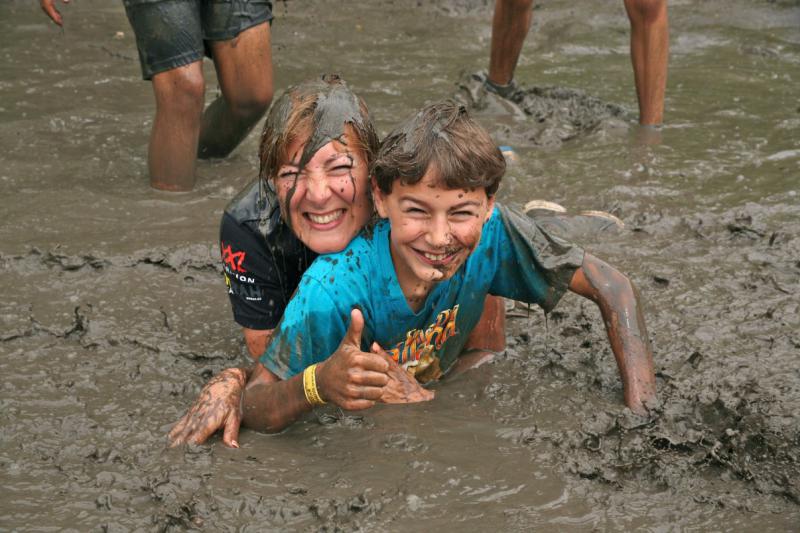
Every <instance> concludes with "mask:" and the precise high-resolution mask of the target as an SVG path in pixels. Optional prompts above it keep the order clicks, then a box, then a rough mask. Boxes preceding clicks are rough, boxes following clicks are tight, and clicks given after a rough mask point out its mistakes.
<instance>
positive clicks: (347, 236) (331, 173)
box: [273, 132, 372, 254]
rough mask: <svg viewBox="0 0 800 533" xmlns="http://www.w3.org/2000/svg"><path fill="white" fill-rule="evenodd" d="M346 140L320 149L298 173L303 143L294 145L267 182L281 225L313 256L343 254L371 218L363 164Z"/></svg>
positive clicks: (346, 137)
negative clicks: (271, 183)
mask: <svg viewBox="0 0 800 533" xmlns="http://www.w3.org/2000/svg"><path fill="white" fill-rule="evenodd" d="M351 138H352V137H351V136H350V132H347V133H345V134H344V136H343V139H342V141H344V142H339V141H337V140H333V141H330V142H329V143H327V144H325V145H323V146H322V147H321V148H320V149H319V150H317V152H316V153H315V154H314V156H313V157H312V158H311V159H309V161H308V163H306V165H305V166H304V167H303V168H299V164H300V160H301V157H302V155H303V149H304V148H305V144H306V142H307V140H308V139H307V138H305V137H304V138H300V139H297V140H295V141H294V142H293V143H291V144H290V145H289V148H288V150H287V152H286V153H287V157H286V159H287V160H286V161H282V162H281V164H280V167H279V168H278V173H277V174H276V176H275V178H273V179H274V183H275V189H276V191H277V193H278V199H279V201H280V204H281V212H282V213H283V217H284V219H285V220H286V222H287V223H288V224H289V226H290V227H291V229H292V231H293V232H294V234H295V235H297V237H298V238H299V239H300V240H301V241H302V242H303V244H305V245H306V246H308V247H309V248H310V249H311V250H313V251H315V252H317V253H319V254H324V253H332V252H339V251H341V250H343V249H344V248H345V247H346V246H347V245H348V244H349V243H350V241H351V240H353V238H354V237H355V236H356V235H357V234H358V232H359V231H360V230H361V228H362V227H363V226H364V224H366V223H367V221H368V220H369V218H370V216H371V215H372V202H371V201H370V198H369V194H368V189H369V173H368V169H367V161H366V158H365V157H364V153H363V150H362V149H361V148H357V147H354V145H355V143H352V142H350V139H351Z"/></svg>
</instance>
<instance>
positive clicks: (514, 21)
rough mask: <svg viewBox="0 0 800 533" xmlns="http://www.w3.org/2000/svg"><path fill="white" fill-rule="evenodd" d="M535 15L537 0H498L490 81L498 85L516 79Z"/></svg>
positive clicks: (495, 10)
mask: <svg viewBox="0 0 800 533" xmlns="http://www.w3.org/2000/svg"><path fill="white" fill-rule="evenodd" d="M532 18H533V0H496V1H495V4H494V16H493V17H492V48H491V52H490V55H489V81H490V82H491V83H493V84H494V85H496V86H500V87H502V86H505V85H508V84H510V83H511V81H512V79H513V78H514V69H516V68H517V60H519V55H520V52H522V45H523V43H524V42H525V37H526V36H527V35H528V30H529V29H530V27H531V19H532Z"/></svg>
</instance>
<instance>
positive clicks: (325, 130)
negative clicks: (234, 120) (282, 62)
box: [259, 74, 379, 179]
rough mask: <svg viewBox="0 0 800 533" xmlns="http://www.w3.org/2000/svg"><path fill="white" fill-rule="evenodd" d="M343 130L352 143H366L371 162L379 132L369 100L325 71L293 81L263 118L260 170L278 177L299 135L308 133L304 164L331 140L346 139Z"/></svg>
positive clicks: (263, 174) (262, 174)
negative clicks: (298, 81) (370, 109)
mask: <svg viewBox="0 0 800 533" xmlns="http://www.w3.org/2000/svg"><path fill="white" fill-rule="evenodd" d="M345 132H347V133H348V139H349V142H350V146H352V147H353V148H360V149H362V150H363V152H364V156H365V158H366V162H367V165H371V164H372V161H373V160H374V159H375V154H376V153H377V151H378V146H379V142H378V135H377V133H376V132H375V127H374V125H373V124H372V119H371V118H370V116H369V110H368V109H367V105H366V104H365V103H364V101H363V100H362V99H361V98H360V97H359V96H356V94H355V93H353V91H351V90H350V89H349V88H348V87H347V84H346V83H345V81H344V80H343V79H342V78H340V77H339V76H338V75H336V74H326V75H324V76H322V77H321V78H320V79H317V80H313V81H307V82H303V83H301V84H299V85H295V86H294V87H290V88H289V89H287V90H286V92H285V93H283V95H281V97H280V98H278V99H277V100H276V101H275V103H274V104H273V105H272V107H271V108H270V110H269V113H268V114H267V119H266V121H265V122H264V130H263V131H262V133H261V144H260V146H259V159H260V160H261V167H260V170H259V176H260V177H261V178H262V179H270V178H273V177H275V175H276V174H277V172H278V168H279V166H280V165H281V163H282V162H283V161H286V158H287V157H290V156H291V155H292V154H288V153H287V151H288V149H289V146H290V145H291V144H292V143H293V142H294V141H295V140H296V139H298V138H300V137H306V138H307V139H308V141H307V142H306V144H305V148H304V149H303V154H302V156H301V159H300V167H301V168H302V167H303V166H305V164H306V163H307V162H308V161H309V160H310V159H311V158H312V157H313V156H314V154H315V153H316V152H317V150H319V149H320V148H322V147H323V146H324V145H326V144H327V143H329V142H330V141H332V140H337V141H339V142H343V135H344V133H345ZM343 144H347V143H344V142H343Z"/></svg>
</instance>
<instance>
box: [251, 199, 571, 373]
mask: <svg viewBox="0 0 800 533" xmlns="http://www.w3.org/2000/svg"><path fill="white" fill-rule="evenodd" d="M389 229H390V228H389V223H388V221H386V220H383V221H381V222H379V223H378V224H377V225H376V227H375V228H374V231H373V232H372V233H371V234H369V235H368V234H367V233H363V232H362V234H361V235H359V236H358V237H356V238H355V239H354V240H353V242H351V243H350V245H349V246H348V247H347V248H346V249H345V250H344V251H342V252H339V253H336V254H327V255H323V256H320V257H319V258H318V259H317V261H316V262H315V263H314V264H313V265H312V266H311V267H310V268H309V269H308V270H307V271H306V273H305V274H304V275H303V279H302V280H301V282H300V286H299V287H298V289H297V293H296V294H295V296H294V298H293V299H292V301H291V302H290V303H289V306H288V307H287V308H286V312H285V313H284V316H283V319H282V320H281V322H280V324H279V325H278V328H277V329H276V332H275V336H274V337H273V341H272V343H271V344H270V345H269V347H268V348H267V350H266V351H265V352H264V354H263V355H262V357H261V363H262V364H264V365H265V366H266V367H267V368H268V369H269V370H270V371H272V372H273V373H275V374H276V375H277V376H279V377H281V378H283V379H286V378H289V377H291V376H293V375H295V374H298V373H300V372H302V371H303V369H305V368H306V367H308V366H309V365H311V364H313V363H317V362H320V361H323V360H325V359H327V358H328V357H329V356H330V355H331V354H332V353H333V352H334V351H335V350H336V348H337V347H338V346H339V344H340V342H341V340H342V338H343V337H344V334H345V332H346V331H347V326H348V323H349V320H350V310H351V309H353V308H354V307H359V308H360V309H361V310H362V312H363V315H364V320H365V328H364V333H363V335H362V339H361V342H362V346H361V348H362V350H368V347H369V346H370V345H371V344H372V342H373V341H377V342H378V344H380V345H381V346H382V347H383V348H384V349H386V350H387V351H388V352H389V353H390V354H391V355H392V356H393V357H394V358H395V359H396V360H397V361H398V362H399V363H401V364H403V365H405V366H409V365H411V366H413V365H414V364H416V363H417V362H418V361H419V360H420V359H422V358H426V359H431V358H433V359H434V360H436V362H437V363H438V365H439V367H440V368H441V371H444V372H446V371H447V370H448V369H449V367H450V366H451V365H452V364H453V363H454V362H455V360H456V358H457V357H458V355H459V354H460V353H461V351H462V349H463V346H464V343H465V342H466V340H467V337H468V336H469V333H470V332H471V331H472V329H473V328H474V327H475V325H476V324H477V322H478V320H479V319H480V316H481V313H482V311H483V304H484V299H485V297H486V295H487V294H493V295H497V296H503V297H506V298H512V299H514V300H520V301H523V302H528V303H532V304H538V305H539V306H541V307H542V308H543V309H544V310H545V311H550V310H551V309H552V308H553V307H555V305H556V303H558V301H559V300H560V299H561V296H562V295H563V294H564V292H565V291H566V290H567V288H568V287H569V283H570V281H571V279H572V276H573V274H574V272H575V270H576V269H577V268H578V267H579V266H580V265H581V264H582V262H583V250H581V249H580V248H578V247H576V246H573V245H571V244H569V243H567V242H566V241H563V240H561V239H559V238H556V237H553V236H551V235H550V234H549V233H547V232H546V231H544V230H543V229H541V228H540V227H538V226H537V224H536V223H535V222H534V220H533V219H531V218H529V217H527V216H526V215H523V214H520V213H518V212H516V211H514V210H510V209H508V208H505V207H502V206H499V205H498V206H497V207H496V208H495V210H494V212H493V213H492V216H491V217H490V218H489V220H488V221H487V222H486V224H485V225H484V228H483V233H482V235H481V240H480V242H479V244H478V247H477V248H476V249H475V251H474V252H473V253H472V254H471V255H470V256H469V257H468V258H467V261H466V262H465V263H464V265H462V266H461V268H460V269H459V270H458V271H457V272H456V273H455V274H454V275H453V276H452V277H451V278H450V279H448V280H446V281H443V282H441V283H439V284H437V285H436V286H435V287H434V289H433V290H432V291H431V293H430V294H429V295H428V297H427V299H426V301H425V303H424V305H423V306H422V307H421V308H420V310H419V311H418V312H416V313H415V312H413V311H412V310H411V309H410V308H409V307H408V304H407V302H406V299H405V297H404V295H403V291H402V289H401V288H400V284H399V282H398V280H397V275H396V273H395V269H394V265H393V263H392V256H391V252H390V249H389Z"/></svg>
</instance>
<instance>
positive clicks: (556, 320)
mask: <svg viewBox="0 0 800 533" xmlns="http://www.w3.org/2000/svg"><path fill="white" fill-rule="evenodd" d="M488 3H490V2H483V1H478V0H475V1H468V0H450V1H445V0H439V1H437V2H433V3H431V4H428V5H426V7H422V8H418V9H416V10H409V9H408V8H407V7H405V6H401V5H400V4H399V3H390V2H371V3H368V5H367V3H362V4H365V5H364V6H362V9H361V11H357V10H356V7H358V3H356V2H350V1H345V2H344V3H343V2H340V1H336V2H334V1H314V2H310V3H308V4H307V5H306V4H303V5H301V4H300V3H295V2H287V3H282V2H277V3H276V6H275V14H276V20H275V24H274V27H273V53H274V61H275V80H276V85H277V89H278V90H280V89H281V88H283V87H285V86H287V85H289V84H293V83H297V82H299V81H301V80H303V79H306V78H308V77H310V76H311V75H315V74H318V73H322V72H329V71H331V70H338V71H339V72H341V73H342V75H343V76H344V77H345V79H347V80H348V81H349V83H350V85H351V86H352V87H353V88H354V89H355V90H356V91H357V92H358V93H359V94H360V95H362V96H363V97H364V98H365V100H366V101H367V103H368V104H369V105H370V107H371V109H372V112H373V114H374V116H375V118H376V121H377V124H378V128H379V133H380V134H381V135H384V134H386V132H388V130H389V128H390V127H392V126H394V125H395V124H396V123H397V122H398V121H399V120H401V119H402V118H404V117H406V116H407V115H408V114H409V113H410V111H411V110H413V109H415V108H418V107H419V106H421V105H422V104H423V103H425V102H426V101H430V100H433V99H438V98H442V97H445V96H450V95H454V94H456V93H459V92H463V90H462V89H460V88H459V87H458V86H457V82H458V81H459V80H461V79H463V76H464V75H465V74H464V73H472V72H477V71H479V70H480V69H482V68H486V62H487V61H488V48H489V31H490V30H489V23H490V8H489V7H486V6H485V5H484V4H488ZM572 5H573V4H572V3H571V2H567V1H566V0H552V1H547V2H543V3H542V4H541V5H540V6H537V9H536V11H535V13H534V28H533V30H532V33H531V35H530V36H529V38H528V41H527V42H526V47H525V50H524V52H523V57H522V59H521V62H520V66H519V68H518V70H517V81H518V82H519V83H520V84H521V86H522V87H523V88H527V89H530V88H532V87H561V88H563V89H564V90H566V91H580V92H581V94H585V95H587V96H589V97H591V98H596V99H598V100H597V101H599V102H602V103H604V105H605V104H607V105H608V106H614V108H615V109H616V108H619V109H620V110H621V114H619V115H615V116H614V117H611V118H609V119H606V118H603V117H598V121H597V123H596V124H595V125H594V126H592V127H591V128H585V129H583V128H580V127H577V126H575V125H574V124H561V125H560V126H559V124H558V123H553V124H549V123H547V121H546V120H545V121H544V122H540V121H539V120H538V119H536V120H535V121H534V122H535V123H531V122H530V119H529V118H526V117H530V116H533V115H526V116H521V115H519V114H518V113H516V112H515V111H514V110H509V109H507V108H504V107H499V106H497V107H493V106H487V107H486V108H484V109H482V110H480V111H479V112H478V116H479V117H480V119H481V120H482V121H483V122H484V123H485V124H486V125H487V127H489V128H490V131H492V132H493V133H494V134H495V135H496V136H497V141H498V144H511V145H512V146H514V148H515V150H516V152H517V154H518V156H519V161H518V162H517V163H515V164H514V165H513V166H512V167H511V168H510V169H509V172H508V174H507V176H508V177H507V179H506V180H505V181H504V184H503V185H502V187H501V191H500V193H499V199H500V200H501V201H505V202H516V203H519V204H522V203H524V202H526V201H527V200H530V199H531V198H545V199H548V200H551V201H555V202H558V203H561V204H562V205H564V206H565V207H567V209H568V210H569V211H571V212H578V211H580V210H582V209H606V210H610V211H612V212H613V213H614V214H616V215H617V216H619V217H620V218H622V219H623V220H624V222H625V225H626V227H625V229H624V230H621V231H619V232H617V233H614V234H610V235H603V236H602V237H598V236H593V237H592V238H591V239H590V240H588V241H587V242H585V243H584V244H585V245H586V247H587V249H588V250H589V251H590V252H591V253H593V254H594V255H597V256H598V257H600V258H602V259H604V260H606V261H607V262H609V263H610V264H612V265H614V266H615V267H617V268H619V269H620V270H621V271H623V272H627V273H629V274H630V276H631V278H632V279H633V281H634V282H635V283H636V285H637V286H638V287H639V289H640V291H641V293H642V298H643V300H644V302H645V305H646V314H647V330H648V331H649V334H650V337H651V340H652V345H653V352H654V356H655V363H656V372H657V378H658V389H659V396H660V400H661V404H660V405H659V406H657V407H655V408H654V410H653V411H652V413H651V416H648V417H638V416H634V415H632V414H630V413H629V412H628V411H626V410H625V409H623V407H622V388H621V384H620V381H619V378H618V376H617V372H616V368H615V364H614V360H613V356H612V354H611V351H610V349H609V347H608V341H607V339H606V338H605V333H604V331H603V327H602V326H603V324H602V321H601V318H600V315H599V312H598V310H597V309H596V307H595V306H594V305H593V304H592V303H591V302H588V301H581V299H580V298H577V297H575V296H568V297H567V298H566V299H565V300H564V301H563V302H562V303H561V304H560V305H559V306H558V307H557V308H556V310H555V311H554V312H553V313H551V315H550V316H549V317H548V318H547V320H546V321H545V319H544V318H543V317H542V316H541V313H540V312H538V311H536V310H532V311H531V312H530V313H528V312H527V310H524V309H516V310H515V312H514V313H512V314H513V315H515V316H514V317H513V318H510V319H509V320H508V343H509V350H508V352H507V354H506V355H504V356H502V357H498V358H495V360H494V361H493V362H492V363H491V364H486V365H483V366H481V367H480V368H479V369H477V370H474V371H472V372H470V373H467V374H464V375H461V376H459V377H457V378H455V379H452V380H448V381H445V382H442V383H440V384H438V385H436V399H435V401H433V402H429V403H425V404H420V405H412V406H383V407H378V408H375V409H372V410H369V411H365V412H362V413H358V414H348V415H346V416H342V415H341V414H340V413H338V412H336V411H334V410H323V411H321V412H319V413H318V416H317V417H313V418H311V419H307V420H305V421H302V422H300V423H298V424H296V425H294V426H293V427H291V428H290V429H289V430H287V431H286V432H284V433H283V434H280V435H277V436H266V435H261V434H258V433H254V432H251V431H243V432H242V434H241V435H240V438H239V443H240V445H241V449H240V450H235V451H234V450H228V449H226V448H224V447H223V446H222V444H221V442H220V440H219V438H218V437H215V438H214V439H212V441H211V442H210V444H208V445H204V446H199V447H189V448H185V449H176V450H168V449H167V448H166V440H165V435H166V433H167V431H168V429H169V427H170V425H171V424H172V423H174V422H175V421H176V420H178V418H179V417H180V416H181V415H182V414H183V412H184V411H185V409H186V408H187V407H188V406H189V405H190V403H191V401H192V400H193V399H194V398H195V397H196V395H197V393H198V392H199V390H200V388H201V386H202V384H203V383H205V381H206V380H207V379H208V378H209V377H210V376H211V375H213V374H215V373H217V372H219V371H220V370H221V369H223V368H225V367H227V366H232V365H238V364H242V363H244V362H245V361H246V355H245V353H246V349H245V347H244V342H243V339H242V337H241V332H240V330H239V328H238V327H236V326H235V325H234V323H233V321H232V318H231V313H230V310H229V304H228V301H227V295H226V291H225V284H224V282H223V280H222V277H221V270H220V260H219V257H218V256H219V251H218V250H219V248H218V244H217V233H218V225H219V219H220V216H221V214H222V209H223V208H224V206H225V204H226V203H227V201H228V200H229V199H230V198H231V197H232V196H233V195H234V194H235V193H236V192H237V191H239V190H240V189H241V188H242V187H243V186H244V185H245V184H246V183H247V182H248V181H249V180H251V179H252V178H253V177H254V176H255V174H256V173H257V172H258V157H257V150H256V146H257V141H258V135H257V134H253V135H251V136H250V137H249V138H248V139H247V140H246V141H245V142H244V143H243V145H242V146H241V147H240V148H239V149H238V150H237V151H236V152H235V153H234V155H233V156H232V157H231V158H229V159H227V160H225V161H218V162H201V163H199V165H198V173H199V177H198V185H197V189H196V190H195V191H193V192H191V193H186V194H181V195H169V194H164V193H159V192H157V191H153V190H151V189H149V187H148V178H147V176H146V146H147V139H148V133H149V129H150V125H151V123H152V122H151V121H152V112H153V101H152V100H153V97H152V91H151V88H150V86H149V84H148V83H146V82H143V81H141V80H140V79H139V66H138V62H137V61H136V51H135V45H134V40H133V36H132V34H131V31H130V29H129V27H128V23H127V20H126V18H125V15H124V11H123V8H122V5H121V3H116V2H114V3H111V2H101V1H99V0H82V1H81V2H74V3H71V4H70V6H67V7H64V8H61V9H62V12H64V13H65V26H66V30H65V31H64V32H63V33H62V32H61V31H60V30H58V29H57V28H56V27H55V26H53V25H52V24H50V23H49V21H48V20H47V19H46V18H45V16H44V15H43V14H42V13H41V12H40V10H39V8H38V6H37V5H36V3H34V2H20V1H18V2H4V3H2V5H0V29H1V30H2V31H0V42H2V54H3V62H2V66H0V72H2V76H1V77H0V143H1V144H2V146H3V152H2V156H0V157H2V165H1V166H0V213H2V218H3V224H2V226H0V272H2V282H0V288H1V289H2V294H3V298H2V300H0V371H1V372H2V375H3V379H2V392H1V393H0V407H2V408H1V409H0V418H1V419H2V433H0V472H2V479H3V491H2V496H0V529H4V530H5V529H13V530H42V529H45V528H73V529H76V530H80V531H87V530H104V531H125V530H133V529H137V528H138V529H146V530H162V531H164V530H185V529H192V528H196V529H207V530H209V531H213V530H218V529H221V528H231V529H234V528H235V529H242V530H263V529H268V528H278V529H284V530H317V529H321V528H325V529H326V530H345V531H348V530H359V529H360V530H379V531H380V530H392V531H419V530H420V529H426V530H434V529H436V528H446V529H453V528H454V527H458V528H459V529H461V530H465V531H485V530H487V529H489V528H492V529H495V530H511V531H515V530H517V531H523V530H524V531H529V530H531V529H532V528H534V529H539V530H545V531H556V530H557V531H563V530H567V531H569V530H575V531H583V530H590V529H601V530H608V529H612V530H629V529H634V528H640V529H646V530H667V529H677V530H682V529H690V530H702V531H715V530H716V531H722V530H724V531H730V530H739V531H746V530H754V529H758V530H760V531H790V530H796V528H797V524H799V523H800V485H799V484H798V479H800V467H798V456H799V455H800V430H799V429H798V428H800V370H799V369H800V366H798V355H800V333H798V331H800V301H799V300H798V296H797V294H798V291H800V281H799V280H800V222H799V221H800V197H799V196H798V195H799V194H800V145H798V139H800V108H798V105H799V104H798V100H797V84H798V79H799V78H800V70H799V69H798V65H800V29H798V28H800V6H798V3H797V2H795V1H761V0H756V1H744V0H734V1H732V2H721V1H708V2H699V1H698V2H694V1H689V0H683V1H677V0H676V1H673V2H671V3H670V27H671V37H672V39H671V59H670V71H669V80H668V86H667V99H666V106H665V109H666V113H665V117H666V126H665V127H664V129H663V130H662V131H661V132H659V133H658V135H657V136H658V137H660V142H656V143H654V142H653V141H654V140H659V139H654V138H653V135H643V132H642V131H640V130H638V129H637V128H636V127H635V125H634V123H635V119H636V116H635V114H636V112H635V110H636V100H635V96H634V90H633V82H632V73H631V69H630V63H629V57H628V52H627V50H628V42H627V39H628V37H627V36H628V23H627V20H626V17H625V14H624V9H623V7H622V2H616V1H611V0H603V1H598V2H591V3H589V2H587V3H585V4H583V5H582V7H581V9H580V10H575V9H573V7H572ZM422 20H424V21H425V24H424V25H423V24H421V21H422ZM117 32H123V33H122V34H121V35H120V34H118V33H117ZM206 75H207V80H208V88H209V90H208V92H207V98H208V100H209V101H210V100H211V99H212V98H213V97H214V95H215V93H216V86H215V78H214V75H213V72H212V68H211V64H210V63H208V62H206ZM420 80H424V83H422V84H420ZM526 94H528V95H529V96H530V95H533V94H534V93H533V92H528V93H526ZM523 111H524V110H523ZM612 119H613V123H612V122H610V121H612ZM620 124H621V125H622V127H620ZM551 127H552V128H554V129H555V130H559V128H562V129H569V130H570V131H571V132H572V133H571V134H570V135H568V136H567V137H568V138H564V139H562V136H561V135H558V134H553V135H550V134H548V135H550V136H545V137H546V138H551V139H558V140H559V142H558V143H550V144H548V143H543V142H539V140H540V139H543V138H545V137H543V136H542V135H540V134H541V132H542V131H549V130H548V128H551ZM559 131H560V130H559ZM537 135H538V136H537Z"/></svg>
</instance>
